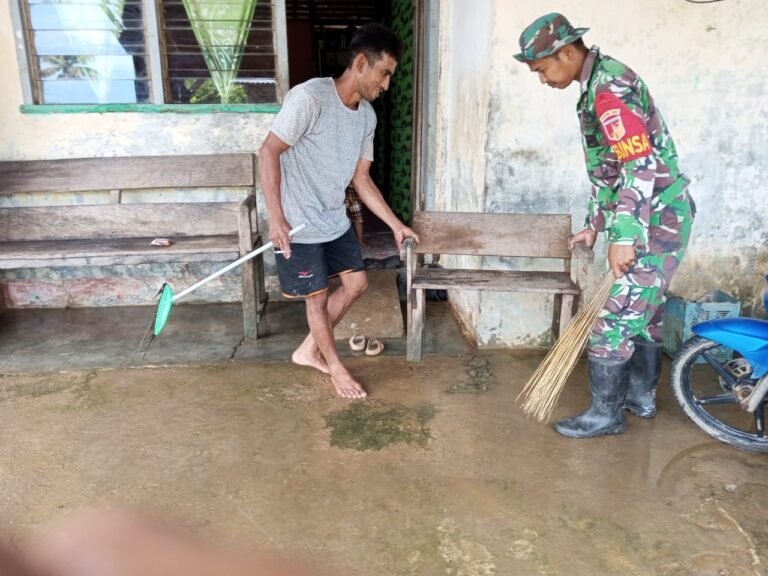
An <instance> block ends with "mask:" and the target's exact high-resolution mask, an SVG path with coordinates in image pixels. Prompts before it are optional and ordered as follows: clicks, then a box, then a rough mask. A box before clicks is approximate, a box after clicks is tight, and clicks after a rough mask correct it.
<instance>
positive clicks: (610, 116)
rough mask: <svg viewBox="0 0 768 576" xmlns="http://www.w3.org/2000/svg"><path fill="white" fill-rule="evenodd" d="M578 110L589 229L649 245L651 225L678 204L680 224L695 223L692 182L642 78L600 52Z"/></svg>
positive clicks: (592, 55) (588, 70) (590, 61)
mask: <svg viewBox="0 0 768 576" xmlns="http://www.w3.org/2000/svg"><path fill="white" fill-rule="evenodd" d="M577 112H578V114H579V119H580V121H581V132H582V141H583V145H584V154H585V159H586V163H587V172H588V174H589V179H590V180H591V182H592V184H593V189H592V195H591V197H590V199H589V206H588V214H587V219H586V226H587V227H588V228H591V229H592V230H595V231H597V232H603V231H606V232H607V233H608V241H609V242H611V243H615V244H634V245H638V246H641V245H642V246H647V245H648V235H649V226H650V225H652V224H653V222H652V220H655V221H659V220H660V218H661V217H660V216H659V214H656V218H653V216H654V213H660V212H661V211H662V210H664V208H665V207H668V206H672V208H673V212H674V213H675V214H676V216H677V217H675V218H673V220H676V221H678V223H682V220H684V219H686V218H690V217H692V209H693V207H692V204H689V198H688V193H687V187H688V183H689V180H688V178H686V177H685V176H684V175H683V174H682V173H681V172H680V169H679V168H678V165H677V151H676V149H675V144H674V142H673V141H672V137H671V136H670V135H669V131H668V130H667V126H666V124H665V123H664V119H663V118H662V117H661V114H660V113H659V111H658V110H657V109H656V105H655V104H654V101H653V98H652V97H651V94H650V93H649V92H648V88H647V87H646V85H645V82H643V80H642V79H641V78H640V77H639V76H638V75H637V74H635V73H634V72H633V71H632V70H630V69H629V68H628V67H627V66H625V65H624V64H622V63H621V62H618V61H617V60H614V59H613V58H611V57H610V56H604V55H602V54H601V53H600V50H599V49H598V48H597V47H592V48H591V49H590V51H589V53H588V55H587V59H586V61H585V63H584V67H583V69H582V73H581V98H580V100H579V104H578V107H577ZM664 220H665V221H667V218H664ZM672 224H673V226H674V224H675V223H674V222H673V223H672Z"/></svg>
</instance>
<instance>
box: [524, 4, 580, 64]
mask: <svg viewBox="0 0 768 576" xmlns="http://www.w3.org/2000/svg"><path fill="white" fill-rule="evenodd" d="M588 30H589V28H574V27H573V26H571V23H570V22H568V18H566V17H565V16H563V15H562V14H558V13H557V12H552V13H551V14H547V15H546V16H542V17H541V18H538V19H536V20H535V21H534V22H533V23H532V24H530V25H529V26H528V27H527V28H526V29H525V30H523V33H522V34H520V50H521V52H520V53H519V54H515V58H516V59H517V60H519V61H520V62H531V61H533V60H538V59H539V58H545V57H546V56H551V55H552V54H554V53H555V52H557V51H558V50H560V48H562V47H563V46H566V45H568V44H571V43H572V42H575V41H576V40H578V39H579V38H581V37H582V36H583V35H584V34H586V32H587V31H588Z"/></svg>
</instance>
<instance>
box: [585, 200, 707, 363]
mask: <svg viewBox="0 0 768 576" xmlns="http://www.w3.org/2000/svg"><path fill="white" fill-rule="evenodd" d="M683 196H684V197H683ZM675 200H678V201H677V202H674V201H672V202H670V204H669V205H667V206H665V207H664V208H663V209H662V210H661V211H660V212H659V213H654V214H653V215H652V216H651V222H650V226H649V231H648V246H645V247H643V248H641V249H639V250H638V251H637V255H636V262H635V265H634V267H632V268H631V269H630V270H629V271H628V272H627V273H626V274H624V276H622V277H621V278H619V279H618V280H616V282H615V283H614V285H613V288H612V290H611V295H610V297H609V299H608V301H607V303H606V305H605V307H604V308H603V310H602V311H601V312H600V315H599V316H598V319H597V321H596V322H595V324H594V326H593V327H592V333H591V334H590V338H589V346H588V351H589V355H590V356H593V357H597V358H610V359H615V360H628V359H629V358H631V357H632V354H633V352H634V350H635V345H634V342H633V338H637V339H641V340H645V341H647V342H661V340H662V335H661V327H662V318H663V316H664V302H665V300H666V292H667V288H668V287H669V283H670V281H671V280H672V277H673V276H674V274H675V272H676V271H677V268H678V266H679V265H680V262H681V260H682V259H683V255H684V254H685V250H686V248H687V246H688V240H689V238H690V235H691V228H692V226H693V219H694V216H695V212H696V209H695V205H694V204H693V201H692V200H691V199H690V197H688V194H687V191H686V192H685V193H684V195H681V197H680V198H679V199H678V198H676V199H675ZM609 274H610V272H609Z"/></svg>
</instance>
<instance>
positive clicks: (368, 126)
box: [271, 78, 376, 244]
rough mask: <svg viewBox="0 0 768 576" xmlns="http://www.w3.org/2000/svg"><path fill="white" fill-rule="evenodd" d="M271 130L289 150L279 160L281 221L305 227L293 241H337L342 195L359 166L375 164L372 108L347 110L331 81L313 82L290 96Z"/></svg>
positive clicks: (343, 215) (364, 104)
mask: <svg viewBox="0 0 768 576" xmlns="http://www.w3.org/2000/svg"><path fill="white" fill-rule="evenodd" d="M271 130H272V132H273V133H274V134H275V135H276V136H277V137H278V138H280V140H282V141H283V142H285V143H286V144H288V145H289V146H290V148H289V149H288V150H286V151H285V152H283V154H282V155H281V156H280V172H281V182H280V195H281V198H282V203H283V212H285V219H286V220H287V221H288V223H289V224H290V225H291V226H292V227H295V226H298V225H299V224H301V223H302V222H306V223H307V227H306V228H305V229H304V230H302V231H301V232H299V233H298V234H296V236H294V237H293V241H294V242H298V243H302V244H315V243H319V242H329V241H331V240H335V239H336V238H338V237H339V236H341V235H342V234H344V233H345V232H346V231H347V230H348V229H349V226H350V222H349V218H348V217H347V211H346V208H345V206H344V192H345V190H346V188H347V186H348V185H349V183H350V181H351V180H352V176H353V175H354V173H355V167H356V166H357V162H358V160H359V159H360V158H364V159H366V160H371V161H373V134H374V131H375V130H376V113H375V112H374V111H373V107H372V106H371V104H370V102H368V101H366V100H362V101H361V102H360V104H359V105H358V108H357V110H351V109H350V108H347V107H346V106H345V105H344V103H343V102H342V101H341V98H339V93H338V92H337V91H336V85H335V84H334V82H333V79H332V78H314V79H312V80H309V81H307V82H304V83H303V84H299V85H298V86H294V87H293V88H292V89H291V90H290V91H289V92H288V94H287V95H286V96H285V101H284V103H283V106H282V108H281V110H280V112H279V113H278V114H277V116H276V117H275V120H274V122H273V124H272V128H271Z"/></svg>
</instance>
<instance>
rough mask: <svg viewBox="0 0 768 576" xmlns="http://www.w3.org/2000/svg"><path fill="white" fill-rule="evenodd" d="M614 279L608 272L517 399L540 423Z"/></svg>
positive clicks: (551, 408)
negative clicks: (521, 400)
mask: <svg viewBox="0 0 768 576" xmlns="http://www.w3.org/2000/svg"><path fill="white" fill-rule="evenodd" d="M614 280H615V279H614V277H613V274H611V272H610V271H609V272H608V273H607V274H605V276H604V277H603V279H602V280H601V281H600V284H599V285H598V287H597V291H596V292H595V294H594V296H593V297H592V299H591V300H590V301H589V303H588V304H587V305H586V306H582V307H581V308H580V309H579V311H578V312H577V313H576V315H575V316H574V317H573V320H571V323H570V324H568V326H567V328H566V329H565V330H564V331H563V333H562V334H561V335H560V338H559V339H558V340H557V342H556V343H555V345H554V346H553V347H552V349H551V350H550V351H549V352H548V353H547V356H546V357H545V358H544V360H543V361H542V363H541V364H540V365H539V367H538V368H537V369H536V371H535V372H534V373H533V375H532V376H531V378H530V379H529V380H528V383H527V384H526V385H525V387H524V388H523V390H522V392H520V395H519V396H518V397H517V400H518V401H519V400H520V399H521V398H524V400H523V402H522V408H523V411H524V412H525V414H526V416H533V417H534V418H536V420H538V421H539V422H543V421H548V420H549V417H550V416H551V415H552V411H553V410H554V408H555V404H556V403H557V399H558V398H559V397H560V393H561V392H562V391H563V387H564V385H565V382H566V380H568V376H570V374H571V372H573V368H574V367H575V366H576V362H577V361H578V359H579V356H580V355H581V351H582V350H583V349H584V345H585V344H586V342H587V338H589V334H590V332H591V331H592V325H593V324H594V323H595V320H596V319H597V315H598V314H600V311H601V310H602V309H603V307H604V306H605V302H606V300H608V296H609V295H610V293H611V287H612V286H613V283H614Z"/></svg>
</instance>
